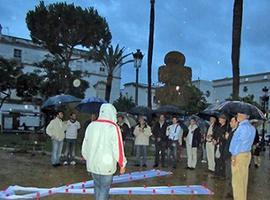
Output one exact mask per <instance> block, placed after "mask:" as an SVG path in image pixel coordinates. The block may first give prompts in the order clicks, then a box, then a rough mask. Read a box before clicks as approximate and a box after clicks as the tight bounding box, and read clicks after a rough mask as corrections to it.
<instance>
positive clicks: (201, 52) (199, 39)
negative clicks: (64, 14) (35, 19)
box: [0, 0, 270, 84]
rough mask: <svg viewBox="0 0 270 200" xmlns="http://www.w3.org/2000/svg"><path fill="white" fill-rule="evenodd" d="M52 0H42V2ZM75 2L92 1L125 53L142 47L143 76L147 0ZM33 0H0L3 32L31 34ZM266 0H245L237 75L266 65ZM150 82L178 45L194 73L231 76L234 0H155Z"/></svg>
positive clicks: (127, 72)
mask: <svg viewBox="0 0 270 200" xmlns="http://www.w3.org/2000/svg"><path fill="white" fill-rule="evenodd" d="M53 2H56V1H52V0H50V1H49V0H46V1H45V3H46V4H48V3H53ZM67 2H68V3H72V2H74V3H75V5H79V6H82V7H89V6H93V7H94V8H96V9H97V10H98V12H99V13H100V15H102V16H104V17H105V18H106V19H107V21H108V23H109V27H110V30H111V32H112V36H113V39H112V42H113V44H117V43H119V44H120V46H124V47H126V53H129V52H135V51H136V49H141V51H142V52H143V53H144V54H145V56H144V59H143V64H142V68H141V70H140V82H143V83H146V82H147V74H146V72H147V48H148V34H149V13H150V0H76V1H67ZM38 3H39V1H37V0H0V23H1V25H2V27H3V31H2V32H3V33H4V34H9V35H11V36H17V37H22V38H27V39H30V37H29V31H28V29H27V26H26V23H25V16H26V13H27V11H28V10H31V9H34V7H35V5H37V4H38ZM269 7H270V0H245V1H244V16H243V28H242V46H241V61H240V68H241V70H240V71H241V75H246V74H253V73H261V72H267V71H270V66H269V59H270V39H269V36H270V21H269V16H270V14H269ZM155 11H156V17H155V40H154V54H153V82H154V83H156V82H157V81H158V77H157V71H158V67H159V66H160V65H163V63H164V62H163V60H164V56H165V54H166V53H167V52H168V51H172V50H177V51H181V52H182V53H184V54H185V56H186V65H187V66H190V67H191V68H192V71H193V79H198V77H200V79H205V80H214V79H219V78H224V77H231V76H232V69H231V68H232V67H231V38H232V37H231V35H232V34H231V32H232V13H233V0H166V1H164V0H156V9H155ZM131 81H135V70H134V67H133V65H132V64H129V65H126V66H124V67H123V70H122V84H123V83H126V82H131Z"/></svg>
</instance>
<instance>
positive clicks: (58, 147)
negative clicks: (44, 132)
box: [51, 139, 63, 165]
mask: <svg viewBox="0 0 270 200" xmlns="http://www.w3.org/2000/svg"><path fill="white" fill-rule="evenodd" d="M62 149H63V140H62V141H58V140H54V139H52V157H51V162H52V165H55V164H59V163H60V157H61V153H62Z"/></svg>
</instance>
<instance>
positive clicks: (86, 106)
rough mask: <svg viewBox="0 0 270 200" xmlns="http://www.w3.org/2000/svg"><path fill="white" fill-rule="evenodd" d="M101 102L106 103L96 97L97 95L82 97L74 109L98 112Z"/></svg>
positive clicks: (84, 111)
mask: <svg viewBox="0 0 270 200" xmlns="http://www.w3.org/2000/svg"><path fill="white" fill-rule="evenodd" d="M103 103H107V102H106V101H105V100H103V99H101V98H98V97H89V98H85V99H83V100H82V101H81V102H80V103H79V104H78V105H77V106H76V107H75V109H76V110H78V111H79V112H83V113H88V114H93V113H99V109H100V106H101V105H102V104H103Z"/></svg>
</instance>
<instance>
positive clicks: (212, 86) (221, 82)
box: [192, 72, 270, 109]
mask: <svg viewBox="0 0 270 200" xmlns="http://www.w3.org/2000/svg"><path fill="white" fill-rule="evenodd" d="M192 83H193V84H194V85H195V86H196V87H197V88H198V89H200V90H201V91H202V92H203V93H204V94H205V95H206V94H209V96H208V97H207V98H206V100H207V102H208V103H215V102H220V101H224V100H226V99H227V98H229V97H231V95H232V83H233V80H232V78H224V79H217V80H213V81H206V80H195V81H193V82H192ZM264 87H266V88H268V89H269V90H270V72H266V73H259V74H250V75H244V76H241V77H240V88H239V96H240V97H245V96H248V95H253V96H254V100H255V101H256V102H258V103H259V104H262V103H263V102H262V98H261V97H262V96H263V95H265V93H264V92H263V91H262V89H263V88H264ZM269 94H270V91H269V93H268V95H269ZM266 107H268V109H269V102H268V105H266Z"/></svg>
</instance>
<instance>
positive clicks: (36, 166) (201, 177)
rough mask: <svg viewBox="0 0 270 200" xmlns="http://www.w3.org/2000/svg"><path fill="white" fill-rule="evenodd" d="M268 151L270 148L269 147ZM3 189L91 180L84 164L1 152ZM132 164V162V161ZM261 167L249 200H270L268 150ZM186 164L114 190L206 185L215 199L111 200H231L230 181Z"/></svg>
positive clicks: (254, 172)
mask: <svg viewBox="0 0 270 200" xmlns="http://www.w3.org/2000/svg"><path fill="white" fill-rule="evenodd" d="M268 148H269V147H268ZM0 160H1V162H0V163H1V165H0V166H1V167H0V189H5V188H6V187H7V186H9V185H21V186H35V187H57V186H62V185H66V184H70V183H76V182H81V181H85V180H88V179H91V178H90V177H89V176H88V174H87V172H86V170H85V166H84V165H83V164H77V165H76V166H60V167H58V168H53V167H51V165H50V164H49V161H50V158H49V157H48V156H46V155H36V156H31V154H22V153H10V152H6V151H0ZM130 160H132V159H130ZM261 160H262V165H261V167H260V168H255V167H254V166H253V165H251V167H250V178H249V187H248V199H249V200H269V199H270V192H269V189H270V159H269V152H268V149H267V151H266V152H262V153H261ZM152 164H153V163H152V162H151V161H149V163H148V166H149V167H148V168H138V167H133V166H132V165H133V162H132V161H130V162H129V166H128V167H127V172H132V171H139V170H145V169H151V167H150V166H152ZM185 167H186V160H185V159H183V160H182V161H181V162H180V163H179V164H178V166H177V169H175V170H172V168H170V167H169V168H162V170H166V171H168V170H169V171H172V172H173V175H172V176H167V177H157V178H153V179H148V180H144V181H143V180H142V181H134V182H129V183H121V184H115V185H114V187H132V186H140V187H143V186H144V185H147V186H161V185H197V184H199V185H201V184H203V185H207V186H208V188H209V189H211V190H212V191H213V192H214V193H215V194H214V195H213V196H173V195H166V196H161V195H160V196H124V195H123V196H112V197H111V199H113V200H116V199H118V200H126V199H134V200H137V199H138V200H139V199H140V200H144V199H157V200H168V199H172V200H174V199H179V200H181V199H191V200H200V199H202V200H203V199H210V200H221V199H228V200H229V199H232V198H228V197H227V194H228V193H229V191H230V187H229V180H220V179H213V178H212V175H211V174H210V173H209V172H207V164H202V163H198V165H197V168H196V170H192V171H190V170H187V169H185ZM43 199H46V200H47V199H48V200H64V199H65V200H71V199H75V200H76V199H81V200H86V199H87V200H90V199H94V198H93V196H92V195H55V196H51V197H46V198H43Z"/></svg>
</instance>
